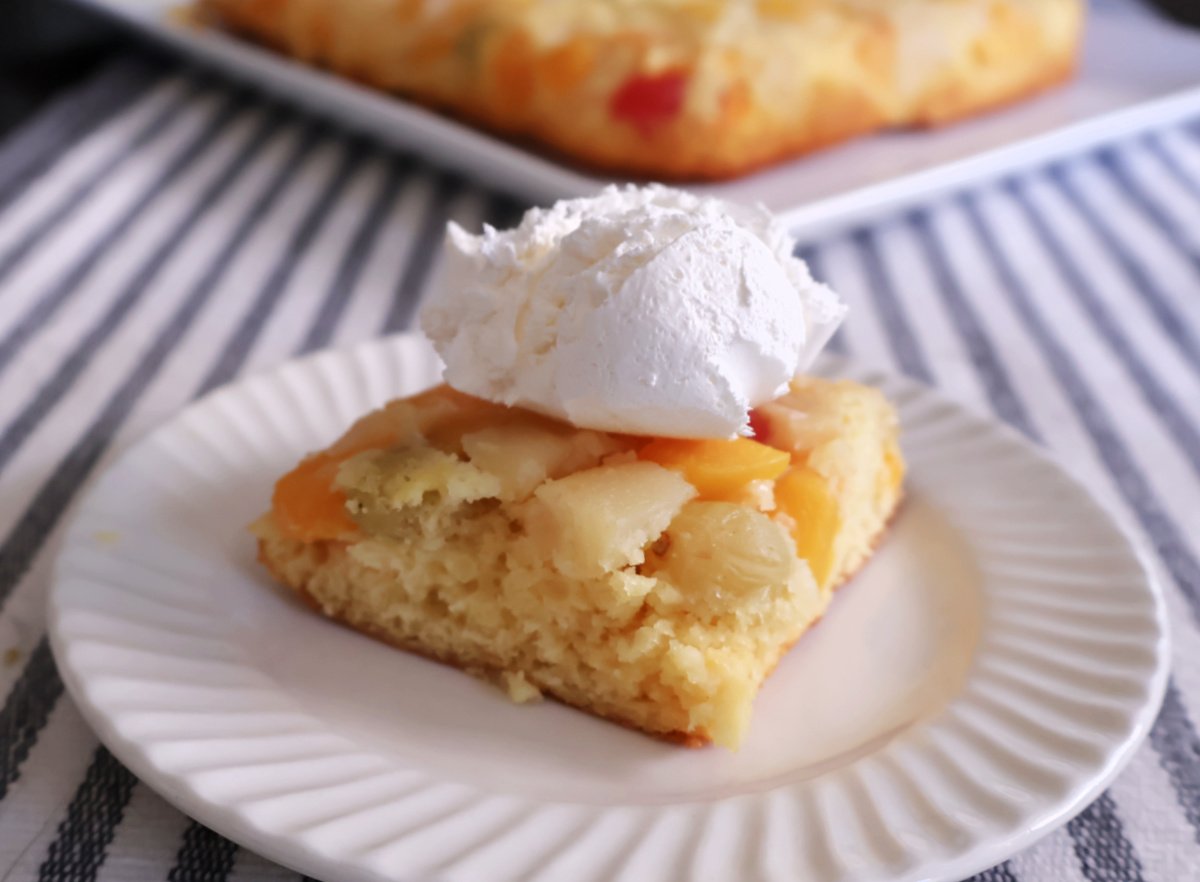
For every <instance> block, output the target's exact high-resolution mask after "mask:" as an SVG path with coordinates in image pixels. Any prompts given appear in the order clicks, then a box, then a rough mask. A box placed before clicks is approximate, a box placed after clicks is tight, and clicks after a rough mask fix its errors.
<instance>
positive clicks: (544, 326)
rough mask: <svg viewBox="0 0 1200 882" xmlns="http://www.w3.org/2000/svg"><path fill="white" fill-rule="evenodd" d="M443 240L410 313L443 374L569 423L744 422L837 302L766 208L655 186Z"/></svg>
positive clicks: (662, 427) (781, 382)
mask: <svg viewBox="0 0 1200 882" xmlns="http://www.w3.org/2000/svg"><path fill="white" fill-rule="evenodd" d="M446 242H447V252H446V263H445V273H444V277H443V284H442V285H441V287H440V289H439V290H438V291H436V292H435V293H434V294H433V295H432V297H431V298H430V300H429V302H428V303H427V305H426V306H425V308H424V309H423V310H422V314H421V322H422V326H423V328H424V330H425V333H426V334H427V335H428V336H429V337H430V339H431V340H432V341H433V344H434V346H435V348H436V349H437V351H438V353H439V354H440V355H441V357H442V359H443V361H445V363H446V373H445V379H446V382H447V383H449V384H450V385H451V386H453V387H455V388H456V389H459V390H461V391H463V392H467V393H469V394H472V395H476V396H478V397H481V398H486V399H488V400H491V401H495V402H498V403H501V404H507V405H519V406H521V407H526V408H529V409H531V410H535V411H539V412H541V413H544V414H547V415H550V416H554V417H558V418H560V419H564V420H567V421H569V422H570V423H572V424H574V425H576V426H578V427H581V428H591V429H601V430H605V431H611V432H626V433H630V434H640V435H661V436H672V437H683V438H729V437H733V436H734V435H737V434H743V435H744V434H749V411H750V409H751V408H752V407H755V406H756V405H759V404H763V403H766V402H767V401H770V400H771V399H773V398H775V397H777V396H778V395H780V394H781V393H782V392H783V390H784V389H785V388H786V386H787V383H788V381H789V380H790V379H791V378H792V377H793V376H794V375H795V374H797V373H798V372H800V371H803V370H805V369H806V368H808V367H809V366H810V365H811V363H812V361H813V359H814V358H815V357H816V354H817V353H818V352H819V351H820V349H821V348H822V347H823V346H824V345H825V343H826V342H828V340H829V338H830V336H832V334H833V332H834V331H835V330H836V329H837V326H838V325H839V324H840V323H841V320H842V318H843V316H844V315H845V312H846V309H845V306H844V305H843V304H842V302H841V301H840V299H839V298H838V297H837V295H836V294H834V293H833V292H832V291H831V290H829V289H828V288H826V287H825V286H824V285H821V284H818V283H817V282H815V281H813V278H812V276H811V275H809V272H808V268H807V266H806V265H805V264H804V262H803V261H802V260H800V259H799V258H797V257H795V256H794V255H793V249H794V247H795V242H794V241H793V239H792V238H791V237H790V236H789V235H788V234H787V231H786V230H785V229H784V228H783V227H782V225H781V224H779V223H778V222H777V221H775V219H774V218H773V217H772V215H771V214H770V212H768V211H767V210H766V209H765V208H762V207H753V208H748V207H742V206H735V205H731V204H728V203H725V202H721V201H719V200H716V199H711V198H704V197H699V196H696V195H693V194H690V193H686V192H683V191H680V190H674V189H669V188H666V187H662V186H657V185H652V186H647V187H636V186H625V187H615V186H610V187H608V188H606V189H605V190H604V191H603V192H601V193H600V194H599V195H597V196H595V197H590V198H584V199H571V200H565V201H562V202H558V203H557V204H555V205H554V206H553V207H551V208H548V209H540V208H535V209H531V210H530V211H529V212H527V213H526V215H525V217H524V219H523V220H522V221H521V223H520V225H519V226H517V227H516V228H515V229H511V230H503V231H501V230H496V229H493V228H492V227H490V226H485V227H484V231H483V234H482V235H479V236H474V235H471V234H469V233H467V232H466V231H465V230H463V229H462V228H461V227H459V226H458V225H457V224H454V223H451V224H450V225H449V229H448V231H447V237H446Z"/></svg>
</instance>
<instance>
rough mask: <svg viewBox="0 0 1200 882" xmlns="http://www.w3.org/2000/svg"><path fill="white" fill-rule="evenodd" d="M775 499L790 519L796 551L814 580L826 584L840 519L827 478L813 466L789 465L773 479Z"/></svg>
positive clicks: (831, 565) (829, 573) (835, 498)
mask: <svg viewBox="0 0 1200 882" xmlns="http://www.w3.org/2000/svg"><path fill="white" fill-rule="evenodd" d="M775 502H776V504H777V505H778V506H779V510H780V511H782V512H783V513H784V514H786V515H787V516H788V518H789V519H790V520H791V521H792V525H791V530H792V538H793V539H795V541H796V554H798V555H799V556H800V557H802V558H803V559H804V560H806V561H808V566H809V569H811V570H812V574H813V578H814V579H816V582H817V584H818V585H819V586H821V587H822V588H824V587H826V586H827V583H828V580H829V577H830V575H831V574H832V572H833V543H834V539H836V538H837V534H838V530H839V529H840V528H841V520H842V518H841V512H840V511H839V506H838V501H837V497H835V496H834V495H833V494H832V493H831V492H830V490H829V482H828V481H827V480H825V478H824V477H823V476H822V475H821V474H819V473H818V472H817V471H815V470H814V469H810V468H807V467H804V466H801V467H797V468H793V469H791V470H790V471H788V472H787V473H786V474H784V475H783V476H782V477H781V478H780V479H779V480H778V481H777V482H776V483H775Z"/></svg>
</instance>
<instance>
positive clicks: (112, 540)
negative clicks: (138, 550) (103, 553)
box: [92, 530, 121, 548]
mask: <svg viewBox="0 0 1200 882" xmlns="http://www.w3.org/2000/svg"><path fill="white" fill-rule="evenodd" d="M92 538H93V539H95V540H96V544H97V545H103V546H105V547H106V548H112V547H113V546H116V545H119V544H120V543H121V534H120V532H119V531H117V530H97V531H96V532H95V533H93V534H92Z"/></svg>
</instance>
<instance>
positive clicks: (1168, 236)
mask: <svg viewBox="0 0 1200 882" xmlns="http://www.w3.org/2000/svg"><path fill="white" fill-rule="evenodd" d="M522 207H523V206H520V205H517V204H514V203H513V202H511V201H510V200H508V199H505V198H502V197H499V196H497V195H494V194H491V193H488V192H486V191H484V190H482V189H479V188H478V187H476V186H474V185H472V184H469V183H467V182H465V181H463V180H461V179H459V178H457V177H455V176H453V175H448V174H445V173H443V172H439V171H437V170H435V169H432V168H430V167H428V166H426V165H424V164H422V163H421V162H420V161H418V160H415V159H413V158H411V157H407V156H403V155H398V154H395V153H393V152H389V151H388V150H386V149H384V148H381V147H379V146H376V145H374V144H371V143H368V142H366V141H362V140H358V139H356V138H354V137H352V136H349V135H346V134H343V133H340V132H338V131H335V130H333V129H331V128H330V127H328V126H327V125H325V124H324V123H321V122H320V121H317V120H314V119H311V118H308V117H305V116H302V115H300V114H298V113H296V112H294V111H292V110H289V109H287V108H284V107H281V106H278V105H275V104H273V103H271V102H269V101H267V100H265V99H263V98H261V97H258V96H256V95H254V94H251V93H249V92H245V91H240V90H238V89H237V88H234V87H231V86H229V85H228V84H226V83H223V82H218V81H215V80H212V79H209V78H206V77H205V76H204V75H202V74H199V73H196V72H193V71H190V70H186V69H162V68H160V67H158V66H155V65H150V64H148V63H144V62H130V63H122V64H121V65H119V66H118V67H115V68H113V69H111V70H108V71H106V72H105V73H104V74H102V75H101V76H100V77H99V78H98V79H96V80H95V81H94V82H92V83H90V84H89V85H88V86H87V87H85V88H84V89H83V90H81V91H80V92H77V93H75V94H73V95H71V96H68V97H67V98H66V99H64V100H62V101H60V102H59V103H58V104H57V105H56V106H54V107H52V108H50V109H49V110H48V111H47V112H46V113H45V114H44V115H43V116H42V117H41V118H39V119H38V120H36V121H35V122H34V123H33V124H31V125H30V126H28V127H26V128H25V129H23V130H22V131H21V132H19V133H18V134H17V135H16V136H15V137H13V138H11V139H9V140H8V141H7V142H4V143H2V144H0V878H3V879H5V880H11V882H21V880H34V879H37V880H121V882H140V880H163V879H166V880H170V882H192V880H197V882H200V880H203V882H222V880H251V879H253V880H272V879H289V880H293V882H295V880H297V876H296V874H295V873H293V872H290V871H287V870H285V869H283V868H281V867H276V866H273V865H271V864H269V863H268V862H266V861H264V860H263V859H261V858H259V857H257V856H255V855H253V854H250V853H248V852H246V851H244V850H241V849H239V848H237V847H236V846H235V845H233V844H232V843H230V842H228V841H226V840H224V839H222V838H221V837H219V836H217V835H215V834H213V833H211V832H210V831H208V830H206V829H204V828H203V827H201V826H199V825H196V824H194V823H192V822H191V821H189V820H188V819H187V818H185V817H184V816H183V815H181V814H179V813H178V812H176V811H175V810H173V809H171V808H170V807H169V806H167V805H166V804H165V803H164V802H162V801H161V800H160V799H159V798H158V797H157V796H155V795H154V794H153V793H152V792H151V791H150V790H149V789H148V788H146V787H145V786H144V785H142V784H139V783H138V782H137V781H136V780H135V779H134V778H133V777H132V776H131V775H130V774H129V772H127V771H126V770H125V769H124V768H122V767H121V765H120V764H119V763H117V762H116V761H115V760H114V759H113V758H112V757H111V756H110V755H109V754H108V753H107V752H106V751H105V750H104V749H103V748H101V747H99V746H98V745H97V742H96V740H95V738H94V737H93V735H92V734H91V732H90V731H89V730H88V728H87V727H86V726H85V725H84V723H83V721H82V720H81V719H80V717H79V714H78V713H77V712H76V710H75V708H74V707H73V706H72V704H71V702H70V700H69V699H67V698H66V697H65V696H64V695H63V687H62V683H61V681H60V680H59V678H58V675H57V673H56V671H55V667H54V663H53V661H52V659H51V656H50V653H49V650H48V648H47V644H46V638H45V630H44V610H43V607H44V595H45V591H46V583H47V569H48V564H49V561H50V559H51V557H52V555H53V551H54V546H55V539H56V531H57V530H58V527H59V524H60V523H61V522H62V518H63V515H64V513H65V512H67V511H68V510H69V508H70V507H71V505H72V503H73V502H74V501H75V500H76V499H77V498H78V496H79V493H80V491H81V489H82V488H83V487H85V486H86V484H87V482H88V481H89V479H91V478H92V477H94V476H95V475H96V473H97V472H98V471H99V470H100V469H102V468H103V467H104V465H105V463H106V462H107V461H108V459H109V458H110V457H111V456H112V455H113V452H114V451H115V450H117V449H119V448H120V447H121V446H122V445H124V444H126V443H128V442H129V441H130V440H131V439H133V438H135V437H137V436H138V435H139V434H141V433H142V432H144V431H146V430H147V429H148V428H149V427H151V426H152V425H154V424H155V423H156V422H158V421H159V420H162V419H163V418H165V417H166V416H168V415H169V414H171V413H173V412H174V411H175V410H177V409H178V408H179V407H180V406H182V405H183V404H185V403H186V402H187V401H188V400H189V399H191V398H194V397H195V396H197V395H199V394H201V393H203V392H205V391H207V390H208V389H211V388H213V387H214V386H216V385H219V384H221V383H224V382H226V381H228V380H230V379H233V378H235V377H238V376H240V375H242V374H245V373H247V372H250V371H255V370H258V369H260V368H263V367H264V366H267V365H270V364H274V363H276V362H279V361H281V360H283V359H286V358H289V357H291V356H293V355H296V354H298V353H301V352H306V351H309V350H312V349H314V348H317V347H324V346H331V345H341V344H345V343H349V342H353V341H356V340H362V339H365V338H369V337H373V336H376V335H379V334H383V333H387V332H389V331H395V330H399V329H402V328H405V327H408V326H410V325H411V323H412V319H413V316H414V313H415V310H416V307H417V304H418V303H419V301H420V299H421V296H422V295H423V293H424V292H425V291H427V290H429V288H430V286H431V285H433V284H436V276H437V273H438V248H437V245H438V242H439V240H440V237H441V231H442V229H443V226H444V224H445V222H446V220H447V218H451V217H453V218H456V219H458V220H459V221H460V222H462V223H464V224H465V225H467V226H476V227H477V226H478V225H479V224H480V223H481V222H482V221H483V220H490V221H491V222H493V223H496V224H499V225H507V224H509V223H511V222H512V221H513V220H514V219H515V217H516V216H517V215H518V214H519V211H520V210H521V208H522ZM803 251H804V255H805V256H806V257H807V258H808V259H809V260H810V261H811V262H812V264H813V266H814V271H815V272H816V274H817V275H818V276H820V277H823V278H826V279H827V280H828V281H830V282H831V283H832V284H833V285H834V286H835V287H836V288H837V289H838V290H839V291H841V292H842V293H843V294H844V296H845V297H846V298H848V299H849V301H850V302H851V304H852V306H853V313H852V317H851V319H850V320H849V322H848V325H847V327H846V328H845V329H844V330H843V331H842V332H840V333H839V335H838V337H837V339H836V341H835V343H834V346H835V348H837V349H839V350H841V351H844V352H848V353H850V354H852V355H853V356H854V357H856V358H859V359H862V360H864V361H866V362H870V363H873V364H877V365H881V366H883V367H886V368H888V369H891V370H897V371H901V372H903V373H906V374H909V375H911V376H914V377H916V378H918V379H920V380H923V381H925V382H927V383H931V384H934V385H937V386H939V387H941V388H942V389H944V390H945V391H946V392H947V393H949V394H950V395H952V396H954V397H956V398H958V399H961V400H963V401H965V402H967V403H969V404H970V405H972V406H974V407H976V408H979V409H983V410H986V411H988V412H991V413H993V414H994V415H995V416H996V417H997V418H999V419H1002V420H1004V421H1006V422H1008V423H1010V424H1012V425H1013V426H1015V427H1016V428H1017V429H1018V430H1020V431H1021V432H1023V433H1024V434H1026V435H1027V436H1029V437H1030V438H1032V439H1034V440H1035V441H1037V442H1038V443H1040V444H1043V445H1045V446H1046V447H1048V448H1050V449H1051V450H1052V451H1053V452H1054V453H1055V454H1056V455H1057V456H1058V457H1059V459H1060V460H1061V461H1062V462H1064V463H1065V464H1066V465H1067V466H1068V467H1069V468H1070V469H1072V470H1073V471H1074V472H1076V473H1077V474H1078V475H1080V476H1082V477H1083V478H1084V479H1085V480H1086V481H1087V482H1088V483H1089V484H1090V485H1091V487H1093V488H1094V489H1095V492H1096V493H1097V494H1098V495H1099V496H1100V497H1101V498H1102V499H1103V500H1104V501H1105V502H1106V503H1108V504H1109V505H1110V506H1111V508H1112V509H1113V510H1114V511H1117V512H1119V513H1120V515H1121V516H1122V517H1124V518H1126V519H1127V520H1128V522H1129V523H1130V525H1131V526H1132V528H1133V529H1134V530H1135V532H1137V533H1138V534H1139V535H1140V536H1141V537H1142V538H1143V539H1144V540H1145V542H1146V544H1147V546H1148V547H1149V548H1151V549H1152V550H1153V551H1154V552H1155V553H1156V559H1157V562H1158V564H1159V565H1160V566H1161V568H1162V573H1163V577H1164V583H1165V584H1166V585H1167V587H1168V601H1169V606H1170V612H1171V616H1172V619H1173V627H1174V636H1175V659H1174V674H1173V678H1172V680H1171V683H1170V686H1169V690H1168V693H1167V700H1166V705H1165V707H1164V710H1163V713H1162V715H1161V717H1160V718H1159V720H1158V722H1157V724H1156V726H1155V727H1154V730H1153V733H1152V735H1151V738H1150V739H1149V741H1148V743H1147V744H1146V745H1145V747H1144V748H1143V749H1142V750H1141V751H1140V752H1139V753H1138V754H1137V756H1136V757H1135V759H1134V760H1133V763H1132V765H1131V766H1130V768H1129V769H1128V771H1127V772H1125V774H1123V775H1122V776H1121V777H1120V778H1119V779H1118V780H1117V781H1116V783H1115V784H1113V786H1112V787H1111V788H1110V789H1109V791H1108V792H1107V793H1105V794H1104V795H1103V796H1102V797H1101V798H1100V799H1098V800H1097V801H1096V802H1095V803H1094V804H1093V805H1092V806H1091V807H1089V808H1088V809H1087V810H1086V811H1084V812H1083V813H1082V814H1081V815H1079V817H1077V818H1076V819H1075V820H1074V821H1072V822H1071V823H1070V824H1069V825H1068V826H1067V827H1066V829H1064V830H1061V831H1059V832H1056V833H1054V834H1052V835H1051V836H1049V837H1048V838H1046V839H1045V840H1043V841H1042V842H1041V843H1040V844H1039V845H1037V846H1036V847H1034V848H1032V849H1030V850H1029V851H1027V852H1025V853H1023V854H1019V855H1016V856H1014V857H1013V858H1012V859H1011V860H1009V861H1008V862H1006V863H1005V864H1002V865H1001V866H999V867H997V868H995V869H993V870H990V871H988V872H986V873H984V874H982V875H981V876H980V877H978V878H979V879H982V880H988V882H1001V880H1003V882H1017V880H1020V882H1135V880H1146V882H1177V880H1189V879H1197V878H1200V869H1198V868H1200V736H1198V735H1197V725H1198V721H1200V133H1198V131H1197V127H1196V126H1194V125H1193V126H1188V125H1184V126H1179V127H1176V128H1172V129H1170V130H1165V131H1159V132H1155V133H1153V134H1151V135H1149V136H1146V137H1138V138H1136V139H1133V140H1130V141H1128V142H1125V143H1120V144H1117V145H1114V146H1113V147H1112V148H1110V149H1104V150H1100V151H1098V152H1095V153H1091V154H1088V155H1084V156H1079V157H1077V158H1075V159H1073V160H1072V161H1070V162H1066V163H1062V164H1058V165H1054V166H1051V167H1048V168H1041V169H1036V170H1031V171H1028V172H1025V173H1021V174H1019V175H1016V176H1014V177H1011V178H1008V179H1005V180H1003V181H1000V182H997V183H992V184H987V185H986V186H982V187H980V188H978V189H975V190H972V191H970V192H965V193H961V194H958V195H956V196H953V197H951V198H949V199H946V200H943V201H939V202H937V203H935V204H930V205H927V206H924V207H922V208H920V209H919V210H917V211H914V212H910V213H906V214H904V215H903V216H897V217H891V218H886V219H883V220H880V221H879V222H878V223H877V224H874V225H872V226H869V227H864V228H862V229H859V230H857V231H855V232H853V233H852V234H850V235H846V236H841V237H838V238H834V239H830V240H826V241H819V242H811V243H807V244H806V245H805V248H804V250H803Z"/></svg>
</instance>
